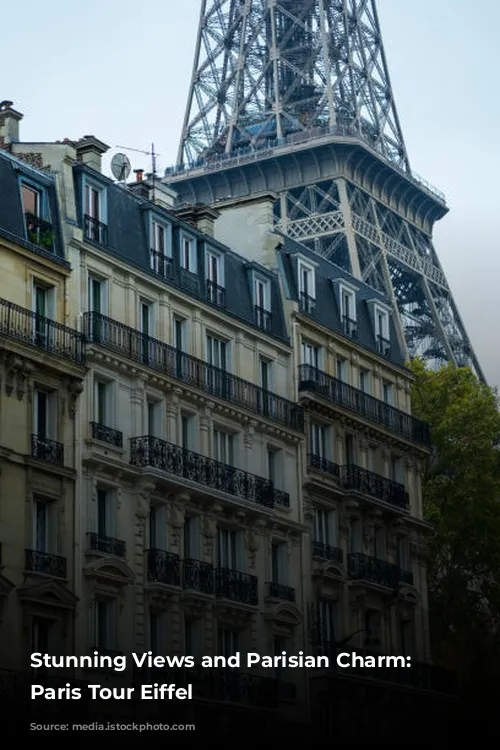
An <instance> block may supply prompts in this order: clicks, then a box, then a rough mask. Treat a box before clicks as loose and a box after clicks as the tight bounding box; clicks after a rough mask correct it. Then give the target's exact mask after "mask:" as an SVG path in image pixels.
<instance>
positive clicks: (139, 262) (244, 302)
mask: <svg viewBox="0 0 500 750" xmlns="http://www.w3.org/2000/svg"><path fill="white" fill-rule="evenodd" d="M73 171H74V179H75V194H76V200H77V216H78V221H79V224H80V226H82V223H83V215H82V209H83V201H82V199H81V196H82V176H83V174H88V175H89V177H91V178H92V179H93V180H96V181H98V182H99V183H101V184H102V186H103V187H105V188H106V191H107V232H108V240H107V246H106V247H104V246H101V245H99V247H100V249H101V250H102V251H104V252H108V253H109V254H110V255H112V256H114V257H116V258H118V259H120V260H123V261H125V262H127V263H130V264H131V265H134V266H135V267H137V268H139V269H140V270H142V271H144V272H145V273H148V274H151V275H152V276H153V277H154V278H155V279H156V281H157V282H160V283H165V284H166V285H167V286H168V285H173V286H176V287H177V288H179V287H181V288H182V289H183V291H184V292H185V293H186V294H188V295H191V296H193V297H195V298H198V299H204V284H205V278H204V276H203V274H202V273H201V272H200V273H199V294H196V293H192V292H190V291H189V289H187V288H185V287H183V286H182V283H181V280H180V277H179V247H180V232H181V230H185V231H186V232H189V234H190V235H191V236H193V237H195V238H196V239H197V253H198V257H197V261H198V263H197V267H198V269H202V268H203V267H204V266H203V254H204V248H205V243H206V244H208V245H210V246H211V247H213V248H214V249H216V250H218V251H220V252H221V253H222V254H223V255H224V258H225V260H224V278H225V307H224V308H223V311H224V312H226V313H227V314H229V315H231V316H233V317H235V318H238V319H239V320H240V321H244V322H245V323H247V324H249V325H251V326H254V327H255V328H256V329H257V327H256V326H255V311H254V306H253V290H252V277H251V270H252V269H256V270H257V271H258V273H259V275H263V276H265V277H267V278H268V279H269V281H270V291H271V311H272V315H271V327H270V330H269V331H267V332H266V333H268V334H269V335H271V336H272V337H274V338H277V339H280V340H281V341H283V342H285V343H287V344H289V343H290V339H289V336H288V332H287V328H286V320H285V315H284V311H283V304H282V298H281V293H280V288H279V277H278V274H277V273H275V272H272V271H270V270H269V269H266V268H265V267H264V266H261V265H259V264H255V263H252V262H250V261H249V260H248V259H247V258H244V257H242V256H240V255H238V254H237V253H235V252H233V251H232V250H231V249H230V248H228V247H227V246H226V245H223V244H221V243H220V242H217V240H215V239H214V238H213V237H209V236H208V235H205V234H203V233H202V232H200V231H199V230H198V229H196V228H195V227H194V226H193V225H192V224H189V223H187V222H185V221H182V220H180V219H179V218H178V217H176V216H175V215H174V214H173V213H170V212H169V211H168V210H167V209H165V208H162V207H161V206H157V205H156V204H154V203H153V202H151V201H149V200H147V199H145V198H143V197H140V196H139V195H137V194H136V193H134V192H132V191H131V190H130V189H127V188H124V187H122V186H120V185H118V184H116V183H115V182H113V181H112V180H110V179H109V178H107V177H105V176H104V175H102V174H100V173H98V172H96V171H94V170H93V169H91V168H90V167H88V166H86V165H81V164H78V165H75V166H74V169H73ZM148 210H150V211H152V212H153V214H154V215H156V216H158V217H159V219H160V220H161V219H162V218H163V219H164V220H167V221H168V222H169V223H170V224H171V225H172V254H173V278H172V279H171V280H169V279H164V278H163V277H160V276H158V275H156V274H155V273H154V272H153V271H152V270H151V266H150V247H149V237H148V229H147V227H148V224H147V221H146V216H147V213H146V212H147V211H148ZM87 241H88V240H87ZM207 304H210V303H208V302H207ZM217 309H222V308H217ZM258 330H260V329H258Z"/></svg>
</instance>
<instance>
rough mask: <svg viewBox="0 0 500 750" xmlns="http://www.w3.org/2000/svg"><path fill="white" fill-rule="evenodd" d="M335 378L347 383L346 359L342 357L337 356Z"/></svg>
mask: <svg viewBox="0 0 500 750" xmlns="http://www.w3.org/2000/svg"><path fill="white" fill-rule="evenodd" d="M337 379H338V380H341V381H342V382H343V383H347V382H348V380H349V379H348V370H347V360H346V359H344V358H343V357H337Z"/></svg>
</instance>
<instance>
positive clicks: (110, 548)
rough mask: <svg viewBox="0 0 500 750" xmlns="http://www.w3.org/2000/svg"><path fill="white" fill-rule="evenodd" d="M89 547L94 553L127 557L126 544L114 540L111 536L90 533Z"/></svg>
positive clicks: (88, 538)
mask: <svg viewBox="0 0 500 750" xmlns="http://www.w3.org/2000/svg"><path fill="white" fill-rule="evenodd" d="M87 545H88V548H89V550H91V551H92V552H103V553H104V554H106V555H115V557H125V551H126V544H125V542H124V541H123V540H122V539H114V538H113V537H111V536H105V535H104V534H98V533H97V532H95V531H90V532H89V533H88V534H87Z"/></svg>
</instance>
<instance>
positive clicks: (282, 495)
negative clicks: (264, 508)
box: [274, 489, 290, 508]
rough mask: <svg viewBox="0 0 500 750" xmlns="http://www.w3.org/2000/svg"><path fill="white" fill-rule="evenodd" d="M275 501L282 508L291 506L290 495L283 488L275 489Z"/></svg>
mask: <svg viewBox="0 0 500 750" xmlns="http://www.w3.org/2000/svg"><path fill="white" fill-rule="evenodd" d="M274 502H275V503H276V505H280V506H281V507H282V508H289V507H290V495H289V494H288V492H284V491H283V490H276V489H275V490H274Z"/></svg>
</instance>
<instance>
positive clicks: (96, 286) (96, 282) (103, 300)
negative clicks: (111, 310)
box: [88, 276, 107, 315]
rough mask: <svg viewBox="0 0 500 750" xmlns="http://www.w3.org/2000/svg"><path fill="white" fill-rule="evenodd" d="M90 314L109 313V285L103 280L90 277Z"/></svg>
mask: <svg viewBox="0 0 500 750" xmlns="http://www.w3.org/2000/svg"><path fill="white" fill-rule="evenodd" d="M88 304H89V312H93V313H97V314H98V315H106V313H107V283H106V281H104V280H103V279H98V278H96V277H95V276H89V302H88Z"/></svg>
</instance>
